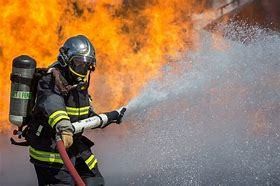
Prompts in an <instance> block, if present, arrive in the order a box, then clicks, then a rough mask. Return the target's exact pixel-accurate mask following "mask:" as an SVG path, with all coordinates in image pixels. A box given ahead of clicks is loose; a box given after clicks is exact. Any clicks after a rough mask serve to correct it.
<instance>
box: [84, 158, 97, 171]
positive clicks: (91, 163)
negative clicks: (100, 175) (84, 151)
mask: <svg viewBox="0 0 280 186" xmlns="http://www.w3.org/2000/svg"><path fill="white" fill-rule="evenodd" d="M85 162H86V164H87V166H88V168H89V169H90V170H91V169H93V168H94V167H95V165H96V163H97V159H95V158H94V155H93V154H92V155H91V156H90V157H89V158H88V159H87V160H86V161H85Z"/></svg>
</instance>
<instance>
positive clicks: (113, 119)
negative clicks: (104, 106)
mask: <svg viewBox="0 0 280 186" xmlns="http://www.w3.org/2000/svg"><path fill="white" fill-rule="evenodd" d="M125 111H126V108H125V107H121V108H120V109H118V110H114V111H112V112H107V113H104V114H105V115H106V116H107V118H108V121H107V122H106V123H103V124H102V125H101V128H104V127H106V126H108V125H109V124H111V123H117V124H120V123H121V122H122V118H123V115H124V113H125Z"/></svg>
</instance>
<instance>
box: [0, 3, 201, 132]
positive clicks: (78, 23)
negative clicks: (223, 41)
mask: <svg viewBox="0 0 280 186" xmlns="http://www.w3.org/2000/svg"><path fill="white" fill-rule="evenodd" d="M205 4H206V3H203V1H202V0H201V1H197V0H190V1H184V0H176V1H135V0H132V1H122V0H117V1H108V0H98V1H92V0H87V1H77V0H65V1H57V0H51V1H48V2H43V1H42V2H38V1H29V0H28V1H6V0H4V1H1V6H0V12H1V13H0V14H1V18H2V19H1V20H2V21H1V22H0V27H1V30H0V61H1V63H0V74H1V79H0V85H1V90H2V92H1V99H0V108H2V109H1V113H0V115H1V118H0V122H1V125H0V131H3V130H5V128H7V126H8V123H7V117H8V109H9V108H8V103H7V99H8V98H9V88H10V84H9V83H8V82H9V75H10V72H11V63H12V60H13V58H14V57H16V56H18V55H21V54H28V55H30V56H32V57H34V58H35V59H36V60H37V63H38V66H41V67H46V66H48V65H50V64H51V63H52V62H54V61H55V60H56V57H57V55H58V49H59V47H60V46H61V45H62V44H63V42H64V41H65V39H66V38H68V37H70V36H73V35H77V34H84V35H87V36H88V37H89V38H90V40H91V41H92V42H93V44H94V46H95V48H96V51H97V65H98V68H97V70H96V72H95V73H94V76H93V81H92V86H91V87H92V89H91V92H92V95H93V97H94V100H96V101H94V104H95V107H96V108H97V110H98V111H104V110H106V109H107V110H108V109H111V108H115V107H117V106H121V105H124V104H126V103H127V102H128V100H130V99H131V98H132V97H134V96H135V95H136V94H137V92H138V91H139V90H140V89H141V88H142V87H143V85H144V84H145V83H146V82H147V81H148V80H150V79H151V78H152V77H154V76H156V75H158V73H159V68H160V67H161V66H162V65H163V64H165V63H166V62H167V61H168V59H170V58H174V59H176V58H177V57H178V52H180V51H183V50H184V51H185V50H187V49H188V48H189V47H191V46H192V45H191V43H192V42H193V40H194V39H195V38H196V35H195V33H194V32H193V30H192V29H191V28H192V23H191V22H190V15H191V13H193V12H196V11H201V10H202V8H203V7H204V5H205ZM104 98H106V99H104ZM101 105H106V107H105V108H103V107H101Z"/></svg>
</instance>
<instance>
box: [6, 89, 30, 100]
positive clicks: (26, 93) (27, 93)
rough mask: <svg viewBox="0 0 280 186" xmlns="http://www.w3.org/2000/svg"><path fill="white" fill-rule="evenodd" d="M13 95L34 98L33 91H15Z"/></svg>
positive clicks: (18, 97) (14, 96)
mask: <svg viewBox="0 0 280 186" xmlns="http://www.w3.org/2000/svg"><path fill="white" fill-rule="evenodd" d="M11 97H12V98H15V99H31V98H32V92H26V91H13V92H12V95H11Z"/></svg>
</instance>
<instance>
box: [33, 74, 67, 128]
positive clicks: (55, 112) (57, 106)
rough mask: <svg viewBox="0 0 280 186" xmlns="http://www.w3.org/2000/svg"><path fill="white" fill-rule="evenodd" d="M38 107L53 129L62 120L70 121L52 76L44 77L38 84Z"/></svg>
mask: <svg viewBox="0 0 280 186" xmlns="http://www.w3.org/2000/svg"><path fill="white" fill-rule="evenodd" d="M36 106H37V109H39V110H40V111H41V112H42V113H43V114H44V116H45V117H47V120H48V124H49V125H50V126H51V127H52V128H53V127H54V126H55V125H56V124H57V123H58V122H59V121H61V120H70V118H69V116H68V114H67V112H66V107H65V102H64V98H63V96H62V95H61V94H60V93H59V92H58V91H57V89H56V87H55V85H54V81H53V78H52V75H51V74H48V75H46V76H43V77H42V78H41V79H40V80H39V82H38V87H37V100H36Z"/></svg>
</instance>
